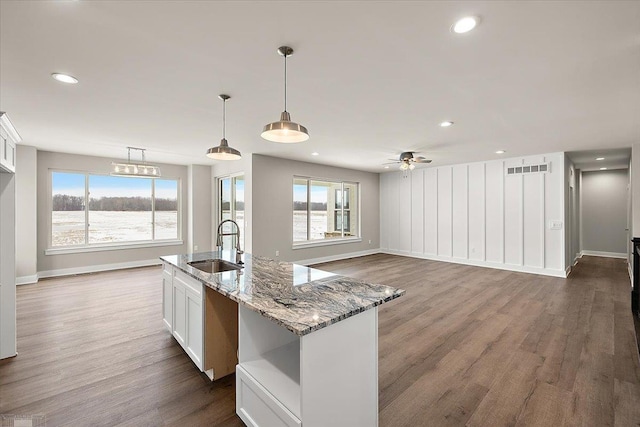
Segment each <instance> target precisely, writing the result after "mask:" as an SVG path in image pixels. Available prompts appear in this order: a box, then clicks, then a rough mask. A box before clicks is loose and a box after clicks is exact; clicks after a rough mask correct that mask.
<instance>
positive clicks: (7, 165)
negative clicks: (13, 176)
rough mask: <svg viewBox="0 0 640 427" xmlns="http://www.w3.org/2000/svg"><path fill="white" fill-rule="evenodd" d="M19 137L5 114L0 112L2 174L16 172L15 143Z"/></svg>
mask: <svg viewBox="0 0 640 427" xmlns="http://www.w3.org/2000/svg"><path fill="white" fill-rule="evenodd" d="M19 141H20V136H19V135H18V133H17V132H16V130H15V128H14V127H13V125H12V124H11V122H10V121H9V118H8V117H7V114H6V113H3V112H0V168H2V169H4V172H15V171H16V143H17V142H19Z"/></svg>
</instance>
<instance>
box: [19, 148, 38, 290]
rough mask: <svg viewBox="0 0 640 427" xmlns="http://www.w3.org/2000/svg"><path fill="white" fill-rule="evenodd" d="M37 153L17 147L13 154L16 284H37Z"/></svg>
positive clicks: (30, 149)
mask: <svg viewBox="0 0 640 427" xmlns="http://www.w3.org/2000/svg"><path fill="white" fill-rule="evenodd" d="M37 166H38V151H37V150H36V148H35V147H31V146H28V145H18V146H17V152H16V234H17V235H18V236H19V238H18V239H17V240H16V282H17V283H18V284H19V285H20V284H26V283H35V282H37V281H38V262H37V260H38V233H37V230H38V227H37V224H38V215H37V213H38V198H37V191H38V186H37V179H38V169H37Z"/></svg>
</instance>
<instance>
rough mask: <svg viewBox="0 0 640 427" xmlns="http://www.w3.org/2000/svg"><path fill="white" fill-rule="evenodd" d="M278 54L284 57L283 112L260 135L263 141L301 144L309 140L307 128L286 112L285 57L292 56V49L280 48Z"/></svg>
mask: <svg viewBox="0 0 640 427" xmlns="http://www.w3.org/2000/svg"><path fill="white" fill-rule="evenodd" d="M278 53H279V54H280V55H281V56H284V111H283V112H282V114H281V115H280V120H279V121H277V122H273V123H269V124H268V125H266V126H265V127H264V129H263V130H262V134H261V135H260V136H261V137H263V138H264V139H266V140H268V141H273V142H282V143H285V144H289V143H294V142H303V141H306V140H307V139H309V132H308V131H307V128H306V127H304V126H302V125H301V124H298V123H295V122H292V121H291V115H290V114H289V112H288V111H287V57H288V56H291V55H293V49H291V48H290V47H289V46H280V47H279V48H278Z"/></svg>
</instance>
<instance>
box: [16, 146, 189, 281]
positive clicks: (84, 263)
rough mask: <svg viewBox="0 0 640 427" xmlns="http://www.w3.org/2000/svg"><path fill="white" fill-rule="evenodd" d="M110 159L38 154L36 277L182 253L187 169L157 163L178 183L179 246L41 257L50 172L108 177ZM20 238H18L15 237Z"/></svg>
mask: <svg viewBox="0 0 640 427" xmlns="http://www.w3.org/2000/svg"><path fill="white" fill-rule="evenodd" d="M112 161H113V159H108V158H105V157H93V156H82V155H76V154H65V153H53V152H48V151H38V167H37V169H38V183H37V187H38V189H39V191H38V201H37V203H38V274H39V276H40V277H46V276H52V275H61V274H72V273H80V272H88V271H99V270H102V269H112V268H123V267H127V266H135V265H148V264H149V263H155V262H159V260H158V257H160V256H162V255H171V254H178V253H186V252H187V251H188V248H187V243H186V234H187V232H188V229H187V220H188V217H189V212H188V209H187V194H188V190H187V182H188V180H187V167H186V166H177V165H168V164H159V166H160V170H161V172H162V176H163V177H166V178H177V179H180V182H181V198H182V199H181V202H182V206H183V211H182V213H183V215H182V224H181V226H182V238H183V239H185V242H184V243H183V244H181V245H170V246H156V247H148V248H136V249H118V250H104V251H98V252H83V253H72V254H62V255H45V253H44V252H45V250H46V249H47V246H48V241H49V233H50V212H49V206H50V200H49V198H50V189H49V186H50V183H49V180H50V171H51V170H52V169H53V170H68V171H88V172H95V173H105V174H108V173H110V171H111V162H112ZM18 239H20V236H18Z"/></svg>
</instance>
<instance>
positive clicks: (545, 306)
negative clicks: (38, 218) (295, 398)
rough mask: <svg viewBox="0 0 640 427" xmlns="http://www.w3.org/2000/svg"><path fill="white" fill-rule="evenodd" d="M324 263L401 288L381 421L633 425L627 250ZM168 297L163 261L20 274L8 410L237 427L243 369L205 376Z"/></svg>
mask: <svg viewBox="0 0 640 427" xmlns="http://www.w3.org/2000/svg"><path fill="white" fill-rule="evenodd" d="M316 267H318V268H322V269H324V270H328V271H333V272H337V273H341V274H345V275H349V276H352V277H357V278H361V279H365V280H369V281H374V282H378V283H385V284H389V285H394V286H398V287H402V288H404V289H406V290H407V295H406V296H404V297H402V298H400V299H398V300H395V301H393V302H391V303H389V304H385V305H383V306H381V307H380V315H379V322H380V330H379V387H380V426H382V427H386V426H450V425H451V426H463V425H469V426H507V425H509V426H513V425H517V426H520V425H522V426H524V425H539V426H562V425H567V426H574V425H593V426H607V425H615V426H638V425H640V365H639V363H638V353H637V347H636V340H635V332H634V325H633V319H632V316H631V310H630V308H629V306H630V302H629V277H628V275H627V272H626V266H625V264H624V261H623V260H616V259H606V258H595V257H584V258H582V260H581V262H580V263H579V264H578V266H577V267H575V268H574V271H573V272H572V274H571V276H570V277H569V279H566V280H565V279H557V278H551V277H545V276H536V275H529V274H523V273H514V272H508V271H501V270H492V269H485V268H478V267H470V266H463V265H457V264H448V263H441V262H434V261H427V260H419V259H413V258H404V257H398V256H391V255H382V254H380V255H371V256H367V257H362V258H354V259H349V260H344V261H336V262H332V263H326V264H322V265H318V266H316ZM161 300H162V289H161V286H160V268H155V267H151V268H140V269H132V270H121V271H116V272H106V273H97V274H91V275H82V276H74V277H64V278H57V279H48V280H42V281H40V283H39V284H37V285H25V286H20V287H19V288H18V351H19V355H18V357H16V358H13V359H8V360H4V361H0V414H21V415H28V414H45V415H46V418H47V425H48V426H58V425H73V426H83V425H86V426H100V425H129V426H146V425H148V426H160V425H180V426H192V425H193V426H199V425H207V426H242V425H243V424H242V422H241V421H240V420H239V418H237V416H236V415H235V410H234V402H235V381H234V379H233V378H232V377H227V378H224V379H222V380H220V381H217V382H215V383H211V382H209V381H208V379H207V378H206V377H205V376H203V375H201V374H199V373H198V372H197V370H196V368H195V366H194V365H193V364H192V363H191V361H190V359H189V358H188V356H186V354H184V352H183V351H182V349H181V348H180V347H179V346H178V344H177V343H176V342H175V341H174V340H173V338H172V337H171V336H170V335H169V333H168V332H167V331H166V330H165V329H164V327H163V325H162V319H161V302H162V301H161ZM336 427H339V426H336Z"/></svg>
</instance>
